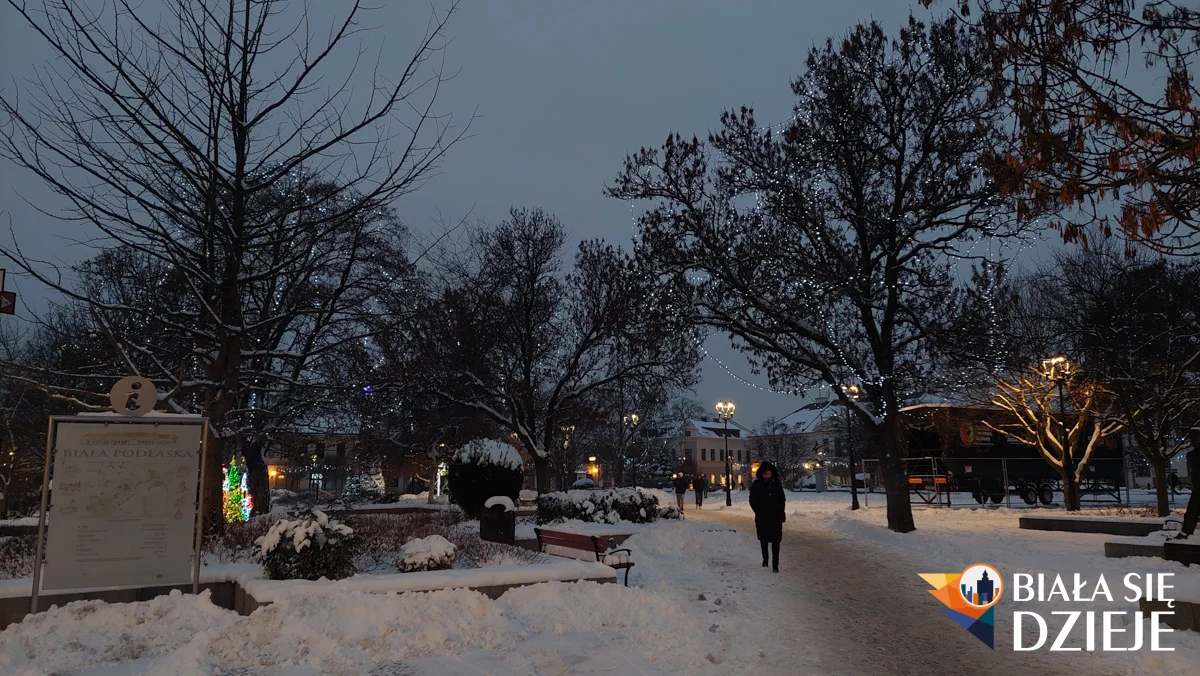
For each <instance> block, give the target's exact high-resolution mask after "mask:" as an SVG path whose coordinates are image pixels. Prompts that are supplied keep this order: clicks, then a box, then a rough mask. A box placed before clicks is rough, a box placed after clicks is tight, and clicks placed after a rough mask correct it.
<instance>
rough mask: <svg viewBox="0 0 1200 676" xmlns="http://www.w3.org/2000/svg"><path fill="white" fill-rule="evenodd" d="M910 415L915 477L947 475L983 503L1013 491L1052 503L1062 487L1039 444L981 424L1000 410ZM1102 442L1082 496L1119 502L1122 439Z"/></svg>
mask: <svg viewBox="0 0 1200 676" xmlns="http://www.w3.org/2000/svg"><path fill="white" fill-rule="evenodd" d="M905 414H906V417H905V420H906V426H905V427H906V440H907V442H908V458H909V459H908V460H907V461H906V468H905V469H906V470H907V471H908V472H909V475H910V476H914V475H917V476H920V475H929V474H931V473H932V474H935V475H939V476H944V477H945V485H946V486H947V488H948V490H950V491H954V492H964V493H970V494H971V496H972V497H973V498H974V499H975V501H976V502H978V503H979V504H984V503H987V502H988V501H991V502H993V503H995V504H999V503H1001V502H1003V501H1004V499H1005V496H1006V494H1013V495H1016V496H1018V497H1020V498H1021V499H1022V500H1023V501H1024V502H1025V503H1026V504H1028V505H1033V504H1037V503H1039V502H1040V503H1041V504H1043V505H1049V504H1051V503H1053V502H1054V494H1055V493H1056V492H1061V491H1062V489H1063V486H1062V478H1061V477H1060V476H1059V473H1058V470H1057V469H1055V468H1054V467H1053V466H1051V465H1050V463H1048V462H1047V461H1046V460H1045V459H1044V458H1042V456H1041V455H1040V454H1039V453H1038V451H1037V449H1035V448H1033V447H1032V446H1026V445H1024V444H1019V443H1016V442H1013V441H1011V440H1010V439H1009V438H1008V437H1007V436H1005V435H1003V434H999V433H995V432H994V431H992V430H991V429H990V428H988V427H987V426H986V425H984V424H982V422H981V420H982V419H986V418H993V417H995V416H996V415H997V412H996V411H995V410H994V409H986V408H976V407H945V406H939V407H928V406H917V407H911V408H909V409H906V410H905ZM1099 443H1100V445H1099V446H1098V447H1097V448H1096V449H1095V450H1094V451H1093V453H1092V457H1091V458H1090V460H1089V462H1088V465H1087V467H1086V468H1085V469H1084V472H1083V474H1082V480H1081V482H1080V495H1093V496H1102V499H1103V498H1112V499H1113V500H1115V501H1117V502H1120V501H1121V494H1120V491H1121V489H1122V488H1124V487H1125V483H1126V468H1125V462H1124V448H1123V447H1122V444H1121V439H1120V437H1118V436H1112V437H1107V438H1105V439H1102V440H1101V441H1100V442H1099Z"/></svg>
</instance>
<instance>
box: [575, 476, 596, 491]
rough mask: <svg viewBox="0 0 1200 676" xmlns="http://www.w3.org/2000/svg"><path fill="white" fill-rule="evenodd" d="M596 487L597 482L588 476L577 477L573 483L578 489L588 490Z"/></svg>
mask: <svg viewBox="0 0 1200 676" xmlns="http://www.w3.org/2000/svg"><path fill="white" fill-rule="evenodd" d="M595 487H596V482H595V481H592V480H591V478H590V477H586V476H585V477H583V478H582V479H576V480H575V483H573V484H571V488H572V489H574V490H577V491H586V490H590V489H592V488H595Z"/></svg>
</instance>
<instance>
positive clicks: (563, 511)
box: [537, 488, 659, 524]
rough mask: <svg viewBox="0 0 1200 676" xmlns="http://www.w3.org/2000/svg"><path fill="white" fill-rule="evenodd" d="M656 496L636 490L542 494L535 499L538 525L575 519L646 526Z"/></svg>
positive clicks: (653, 511) (654, 508) (653, 513)
mask: <svg viewBox="0 0 1200 676" xmlns="http://www.w3.org/2000/svg"><path fill="white" fill-rule="evenodd" d="M658 514H659V509H658V496H656V495H654V494H652V493H649V492H646V491H643V490H641V489H638V488H609V489H605V490H599V491H567V492H565V493H546V494H545V495H542V496H540V497H539V498H538V514H537V521H538V523H540V524H542V523H550V522H551V521H557V520H559V519H579V520H581V521H593V522H596V523H616V522H618V521H622V520H624V521H630V522H633V523H650V522H652V521H654V520H655V519H657V518H658Z"/></svg>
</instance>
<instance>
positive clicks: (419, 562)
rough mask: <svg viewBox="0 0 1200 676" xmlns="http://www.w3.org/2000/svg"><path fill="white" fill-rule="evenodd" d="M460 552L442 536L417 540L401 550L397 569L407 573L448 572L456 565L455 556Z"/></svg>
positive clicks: (410, 541)
mask: <svg viewBox="0 0 1200 676" xmlns="http://www.w3.org/2000/svg"><path fill="white" fill-rule="evenodd" d="M457 550H458V548H457V547H455V546H454V545H453V544H451V543H450V541H449V540H447V539H446V538H444V537H442V536H441V535H430V536H428V537H423V538H416V539H415V540H409V541H408V542H406V543H404V546H403V547H401V548H400V559H399V560H397V561H396V567H397V568H399V569H400V570H402V571H404V572H406V573H414V572H418V571H422V570H446V569H447V568H449V567H450V566H452V565H454V554H455V552H456V551H457Z"/></svg>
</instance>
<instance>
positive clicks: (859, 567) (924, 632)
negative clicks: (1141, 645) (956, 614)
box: [687, 510, 1124, 676]
mask: <svg viewBox="0 0 1200 676" xmlns="http://www.w3.org/2000/svg"><path fill="white" fill-rule="evenodd" d="M687 517H688V519H692V520H704V521H709V522H713V523H714V524H721V525H725V526H728V527H730V528H734V529H736V530H737V531H738V532H739V534H746V539H747V547H746V558H745V560H742V561H723V560H714V561H712V562H711V564H712V565H713V566H715V567H719V568H722V569H723V570H725V571H726V573H727V575H732V576H734V577H735V578H736V579H738V580H739V581H740V584H742V585H747V586H749V587H750V588H752V589H755V590H759V591H762V592H766V593H754V594H753V595H752V596H753V601H751V604H753V605H759V606H763V605H766V604H769V605H770V607H759V608H753V607H745V606H746V604H743V608H742V610H743V611H744V612H745V613H746V615H747V617H748V618H749V619H750V621H752V622H755V626H756V628H757V629H758V631H759V633H760V634H761V636H762V641H761V643H760V644H759V645H761V646H763V650H762V651H761V652H762V654H761V655H760V660H761V662H760V664H759V666H760V667H761V669H756V672H755V673H759V674H803V673H814V674H815V673H820V674H913V675H921V676H929V675H931V674H972V675H974V674H995V675H996V676H1025V675H1026V674H1031V675H1032V674H1036V675H1038V676H1050V675H1054V674H1063V675H1064V676H1066V675H1068V674H1069V675H1071V676H1077V675H1078V674H1081V673H1087V674H1088V675H1089V676H1103V675H1105V674H1118V673H1123V671H1124V670H1113V669H1112V667H1113V666H1115V665H1112V664H1111V662H1110V663H1109V664H1107V665H1106V664H1105V663H1104V661H1102V658H1100V657H1099V656H1096V655H1086V654H1082V653H1069V654H1062V653H1057V654H1054V653H1046V652H1037V653H1014V652H1013V651H1012V650H1011V641H1012V626H1011V624H1010V623H1009V622H1008V618H1009V614H1008V613H997V616H998V620H999V624H998V626H997V628H996V644H997V646H996V650H995V651H992V650H988V649H987V648H986V647H985V646H984V645H982V644H981V643H979V641H977V640H976V639H975V638H974V637H972V636H971V635H970V634H968V633H967V632H966V631H964V630H962V629H961V628H959V627H958V626H957V625H955V624H954V623H953V621H952V620H951V619H950V618H948V617H946V616H945V615H944V614H943V613H942V611H941V608H942V606H941V604H940V603H938V601H937V600H936V599H934V598H933V597H932V596H931V595H930V594H928V593H927V592H926V590H927V589H928V586H926V585H925V583H924V582H922V581H921V579H920V578H919V577H917V574H918V573H925V572H942V571H928V570H924V569H922V567H921V566H919V565H917V564H916V563H915V562H913V561H911V560H909V559H908V558H907V557H906V556H905V555H904V554H902V553H899V552H896V551H894V550H890V549H887V548H885V547H881V546H879V545H875V544H873V543H869V542H862V541H859V540H852V539H850V538H847V537H845V536H841V535H838V534H834V533H832V532H830V531H827V530H823V529H821V528H818V527H814V526H811V525H808V524H805V523H804V522H802V521H800V520H799V519H796V518H794V517H793V519H792V520H790V521H788V523H786V524H785V526H784V539H783V546H782V553H781V556H780V561H781V564H780V573H779V574H778V575H776V574H774V573H771V572H770V569H765V568H760V567H759V563H760V560H759V553H758V547H757V542H753V541H752V540H753V533H754V524H753V519H752V518H751V517H750V516H748V515H744V514H736V513H729V512H715V511H703V510H702V511H694V510H689V511H688V512H687ZM756 617H757V618H759V619H757V620H755V619H753V618H756Z"/></svg>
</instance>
